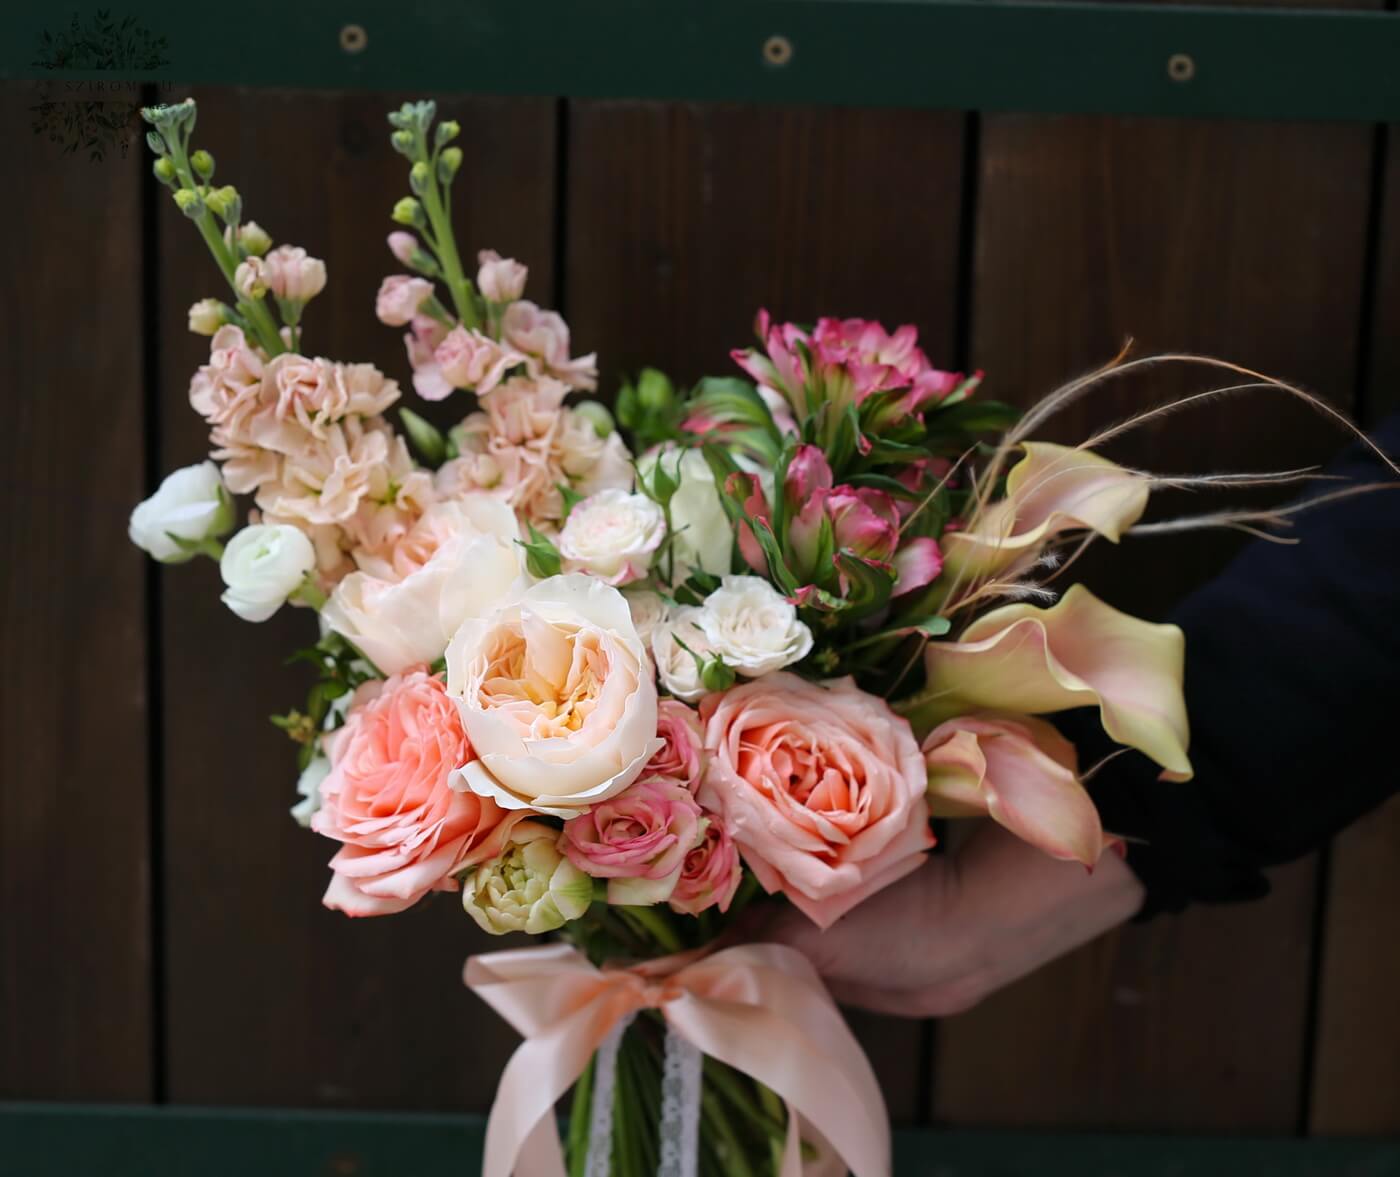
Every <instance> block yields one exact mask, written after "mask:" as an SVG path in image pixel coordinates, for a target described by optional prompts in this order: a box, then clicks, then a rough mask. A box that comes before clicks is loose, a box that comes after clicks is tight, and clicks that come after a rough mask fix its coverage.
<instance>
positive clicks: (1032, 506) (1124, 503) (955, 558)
mask: <svg viewBox="0 0 1400 1177" xmlns="http://www.w3.org/2000/svg"><path fill="white" fill-rule="evenodd" d="M1023 448H1024V449H1025V452H1026V456H1025V457H1024V458H1022V459H1021V460H1020V461H1019V462H1017V463H1016V465H1015V466H1013V467H1012V468H1011V472H1010V473H1009V474H1008V475H1007V476H1006V497H1005V498H1003V499H1000V500H998V501H997V502H995V503H993V504H992V505H991V506H989V507H988V508H987V509H986V510H984V511H982V513H981V516H980V518H978V519H976V520H975V521H974V523H973V526H972V527H970V528H968V529H967V530H964V531H958V532H955V533H953V534H950V535H949V536H948V537H947V538H946V540H945V542H944V555H945V557H946V559H947V565H948V570H949V571H950V572H951V573H954V574H956V575H959V576H961V577H963V578H964V579H968V578H980V577H985V576H994V575H996V574H998V573H1001V572H1004V571H1005V570H1006V569H1007V568H1009V567H1011V566H1012V565H1013V564H1016V563H1018V562H1021V561H1029V560H1032V559H1034V558H1035V557H1036V556H1037V555H1039V553H1040V550H1041V548H1042V547H1044V545H1045V543H1046V542H1047V541H1048V540H1050V539H1051V538H1052V537H1054V536H1055V535H1058V534H1059V533H1061V532H1064V531H1074V530H1080V529H1084V530H1089V531H1094V532H1097V533H1098V534H1099V535H1101V536H1103V537H1104V538H1105V539H1107V540H1110V541H1112V542H1113V543H1117V542H1118V540H1119V539H1121V538H1122V536H1123V533H1124V532H1125V531H1127V529H1128V528H1129V527H1131V526H1132V525H1133V524H1134V523H1136V522H1137V521H1138V519H1140V518H1141V517H1142V513H1143V511H1144V510H1146V508H1147V495H1148V484H1147V480H1146V479H1145V478H1143V476H1142V475H1140V474H1138V473H1136V472H1134V471H1132V470H1125V469H1124V468H1123V467H1122V466H1119V465H1117V464H1116V463H1114V462H1110V461H1109V460H1108V459H1107V458H1102V457H1100V456H1099V455H1098V454H1096V453H1094V452H1093V451H1091V450H1079V449H1070V448H1069V447H1067V446H1062V445H1051V444H1050V443H1048V442H1040V441H1030V442H1025V443H1024V445H1023Z"/></svg>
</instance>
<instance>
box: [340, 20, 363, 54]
mask: <svg viewBox="0 0 1400 1177" xmlns="http://www.w3.org/2000/svg"><path fill="white" fill-rule="evenodd" d="M368 45H369V34H368V33H367V32H365V26H364V25H346V26H345V27H344V28H343V29H341V30H340V47H341V49H343V50H344V51H345V52H346V53H363V52H364V51H365V48H366V46H368Z"/></svg>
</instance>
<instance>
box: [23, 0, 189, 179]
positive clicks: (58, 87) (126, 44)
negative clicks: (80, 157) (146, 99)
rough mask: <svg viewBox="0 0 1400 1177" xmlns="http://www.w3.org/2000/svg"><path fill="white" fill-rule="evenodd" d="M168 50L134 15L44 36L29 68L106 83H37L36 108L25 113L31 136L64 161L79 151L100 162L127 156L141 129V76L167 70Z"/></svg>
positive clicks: (88, 20) (98, 18)
mask: <svg viewBox="0 0 1400 1177" xmlns="http://www.w3.org/2000/svg"><path fill="white" fill-rule="evenodd" d="M169 47H170V46H169V43H168V42H167V40H166V38H165V37H163V36H161V35H159V34H158V33H155V32H153V31H152V30H151V29H150V28H148V27H147V26H146V25H145V24H144V23H143V22H142V21H140V20H138V19H137V18H136V17H134V16H130V15H128V16H121V17H115V16H113V15H112V13H111V12H110V10H107V9H101V10H99V11H98V12H96V13H94V14H93V15H91V16H87V17H80V16H76V15H75V16H74V17H73V18H72V19H71V20H70V21H69V23H68V25H67V27H66V28H63V29H61V30H59V31H58V32H52V31H49V30H45V31H44V32H42V33H41V34H40V35H39V44H38V52H37V55H36V57H35V60H34V62H33V63H32V64H33V65H34V66H35V67H36V68H38V69H44V70H50V71H53V72H59V71H78V70H81V71H85V72H94V73H96V72H102V73H109V74H111V77H109V78H99V79H95V80H91V79H83V80H78V79H60V78H54V79H52V80H46V81H42V82H40V83H39V93H38V102H36V103H35V105H33V106H31V107H30V108H29V109H30V113H31V114H32V115H33V116H34V120H33V127H34V133H35V134H36V135H45V136H47V138H48V140H49V142H51V143H54V144H57V145H58V146H59V147H61V148H62V149H63V152H64V154H66V155H73V154H77V153H78V152H84V153H86V154H87V157H88V158H89V159H91V160H94V161H101V160H103V159H105V158H106V157H107V154H108V152H109V151H116V152H118V153H120V154H121V155H122V156H123V157H125V156H126V153H127V151H128V149H129V148H130V147H131V144H132V143H134V142H136V140H137V137H138V136H139V135H140V134H141V131H142V125H141V113H140V111H141V106H142V94H141V87H142V82H141V81H140V78H141V77H142V76H143V75H149V74H151V73H154V72H155V71H157V70H160V69H163V68H164V67H166V66H168V65H169V64H170V60H169V58H168V57H167V56H166V52H167V50H168V49H169ZM167 88H168V84H167Z"/></svg>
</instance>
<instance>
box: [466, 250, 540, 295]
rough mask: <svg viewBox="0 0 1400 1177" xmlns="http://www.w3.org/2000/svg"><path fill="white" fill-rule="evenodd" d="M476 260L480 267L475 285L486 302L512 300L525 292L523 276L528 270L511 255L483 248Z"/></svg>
mask: <svg viewBox="0 0 1400 1177" xmlns="http://www.w3.org/2000/svg"><path fill="white" fill-rule="evenodd" d="M476 260H477V263H478V265H479V266H480V267H481V268H480V269H479V270H477V272H476V287H477V289H478V290H480V291H481V297H482V298H484V299H486V301H487V302H514V301H515V300H516V299H517V298H519V297H520V296H521V295H522V294H524V293H525V278H526V276H527V275H528V274H529V272H530V271H529V269H528V268H527V267H525V266H523V265H521V264H520V263H519V262H518V261H516V260H515V259H514V258H513V257H502V256H501V255H500V254H499V253H497V252H496V251H495V250H494V249H483V250H482V251H481V252H480V253H479V254H477V255H476Z"/></svg>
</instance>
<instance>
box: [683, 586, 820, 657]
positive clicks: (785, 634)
mask: <svg viewBox="0 0 1400 1177" xmlns="http://www.w3.org/2000/svg"><path fill="white" fill-rule="evenodd" d="M695 624H696V625H698V626H699V627H700V629H701V630H702V631H703V632H704V634H705V639H706V641H707V642H709V644H710V648H711V649H712V650H714V652H715V653H716V654H718V655H719V656H720V657H721V658H723V659H724V662H725V664H726V665H727V666H731V667H733V668H734V669H735V670H737V671H738V672H739V673H740V674H743V675H747V676H748V677H749V678H757V677H758V676H759V675H763V674H771V673H772V672H773V671H775V670H781V669H782V668H783V667H784V666H791V665H792V664H793V663H794V662H799V661H801V660H802V659H803V658H805V657H806V656H807V654H808V653H809V652H810V651H811V649H812V631H811V630H810V629H808V628H807V626H806V625H805V624H804V623H803V622H801V621H799V620H798V618H797V609H796V608H795V607H794V606H793V604H792V602H791V601H789V600H788V599H787V598H786V597H784V596H783V595H782V594H781V593H779V592H778V590H777V589H775V588H774V587H773V586H772V585H771V584H769V583H768V582H767V581H766V580H764V579H763V578H762V577H759V576H726V577H725V578H724V580H723V581H722V582H721V583H720V587H719V588H717V589H715V591H714V592H712V593H711V594H710V595H709V596H708V597H706V598H705V603H704V604H703V605H702V606H701V607H700V612H699V615H698V616H697V617H696V619H695Z"/></svg>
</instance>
